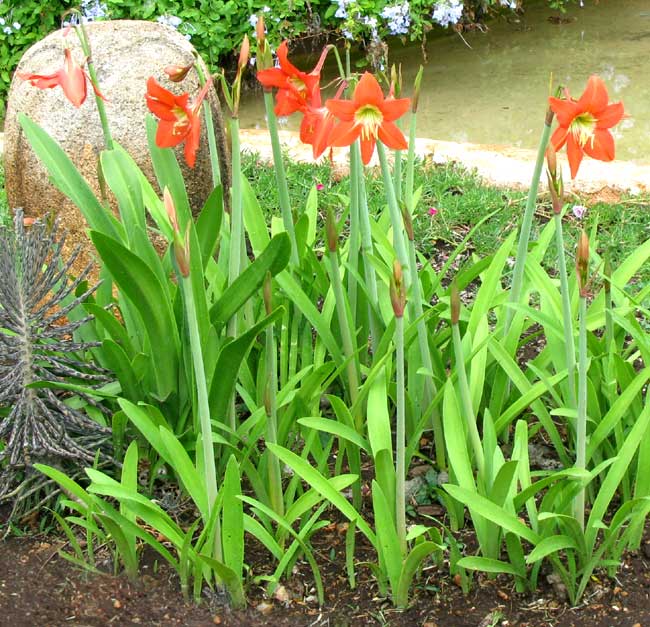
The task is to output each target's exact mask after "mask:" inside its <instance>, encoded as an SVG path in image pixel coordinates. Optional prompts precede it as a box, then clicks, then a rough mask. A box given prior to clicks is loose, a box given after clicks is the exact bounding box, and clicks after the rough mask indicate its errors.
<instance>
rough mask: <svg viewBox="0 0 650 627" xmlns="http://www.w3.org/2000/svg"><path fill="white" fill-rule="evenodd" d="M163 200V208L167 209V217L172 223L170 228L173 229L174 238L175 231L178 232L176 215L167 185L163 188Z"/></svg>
mask: <svg viewBox="0 0 650 627" xmlns="http://www.w3.org/2000/svg"><path fill="white" fill-rule="evenodd" d="M163 201H164V203H165V210H166V211H167V217H168V218H169V221H170V222H171V224H172V229H173V231H174V238H175V237H176V234H177V233H180V229H179V228H178V216H177V215H176V207H175V206H174V199H173V198H172V195H171V193H170V191H169V188H168V187H165V189H164V190H163Z"/></svg>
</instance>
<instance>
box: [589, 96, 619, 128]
mask: <svg viewBox="0 0 650 627" xmlns="http://www.w3.org/2000/svg"><path fill="white" fill-rule="evenodd" d="M624 114H625V111H624V110H623V103H622V102H615V103H614V104H611V105H609V106H607V107H606V108H605V110H604V111H603V112H602V113H601V114H600V115H599V116H598V120H597V122H596V128H597V129H604V128H611V127H612V126H616V125H617V124H618V123H619V122H620V121H621V120H622V119H623V115H624Z"/></svg>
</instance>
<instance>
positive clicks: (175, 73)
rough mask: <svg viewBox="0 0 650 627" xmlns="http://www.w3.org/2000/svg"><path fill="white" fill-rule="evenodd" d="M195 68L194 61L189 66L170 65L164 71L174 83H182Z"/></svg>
mask: <svg viewBox="0 0 650 627" xmlns="http://www.w3.org/2000/svg"><path fill="white" fill-rule="evenodd" d="M193 67H194V61H192V63H190V64H189V65H168V66H167V67H166V68H165V69H164V70H163V71H164V72H165V74H167V78H168V79H169V80H170V81H171V82H172V83H180V82H181V81H182V80H183V79H184V78H185V77H186V76H187V74H188V72H189V71H190V70H191V69H192V68H193Z"/></svg>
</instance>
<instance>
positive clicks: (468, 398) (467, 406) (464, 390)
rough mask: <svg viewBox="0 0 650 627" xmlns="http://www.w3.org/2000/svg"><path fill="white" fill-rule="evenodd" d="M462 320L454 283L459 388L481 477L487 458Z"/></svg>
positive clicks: (452, 294)
mask: <svg viewBox="0 0 650 627" xmlns="http://www.w3.org/2000/svg"><path fill="white" fill-rule="evenodd" d="M459 319H460V298H459V295H458V289H457V288H456V283H455V282H454V283H452V287H451V333H452V338H453V344H454V357H455V359H456V374H457V376H458V388H459V392H460V398H461V403H462V405H463V413H464V414H465V421H466V423H467V433H468V435H469V441H470V444H471V445H472V449H473V450H474V458H475V460H476V468H477V470H478V473H479V475H480V476H484V471H485V458H484V456H483V446H482V444H481V436H480V435H479V432H478V427H477V425H476V416H475V415H474V408H473V406H472V395H471V393H470V390H469V384H468V382H467V373H466V372H465V353H464V351H463V342H462V340H461V337H460V328H459V326H458V321H459Z"/></svg>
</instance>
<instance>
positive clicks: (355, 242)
mask: <svg viewBox="0 0 650 627" xmlns="http://www.w3.org/2000/svg"><path fill="white" fill-rule="evenodd" d="M359 165H360V163H359V156H358V155H357V154H356V152H355V151H354V150H351V151H350V237H349V238H348V265H349V266H350V270H351V272H348V275H347V279H348V280H347V284H348V301H349V303H350V313H351V314H352V324H353V328H354V329H356V312H357V292H358V289H357V288H358V286H357V278H356V272H357V269H358V268H359V235H360V233H359V231H360V229H359V176H360V167H359Z"/></svg>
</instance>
